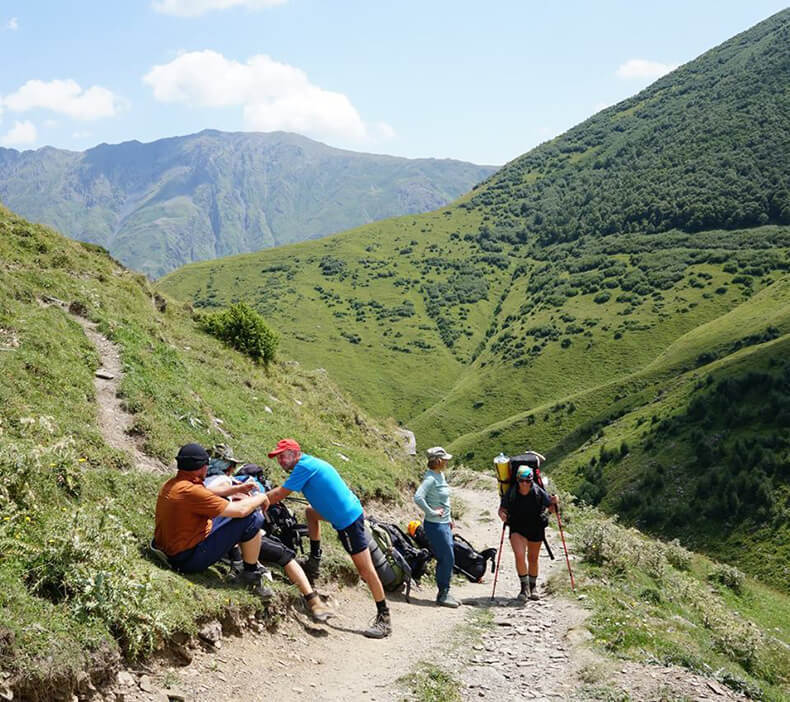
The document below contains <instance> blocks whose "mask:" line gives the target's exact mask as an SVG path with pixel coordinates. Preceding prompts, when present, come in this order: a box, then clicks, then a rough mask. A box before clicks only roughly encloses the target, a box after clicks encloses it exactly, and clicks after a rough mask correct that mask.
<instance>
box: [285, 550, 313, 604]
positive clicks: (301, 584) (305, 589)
mask: <svg viewBox="0 0 790 702" xmlns="http://www.w3.org/2000/svg"><path fill="white" fill-rule="evenodd" d="M283 570H284V571H285V574H286V575H287V576H288V579H289V580H290V581H291V582H292V583H293V584H294V585H296V587H298V588H299V592H301V593H302V594H303V595H309V594H310V593H311V592H312V591H313V588H312V587H311V586H310V582H309V581H308V580H307V576H306V575H305V574H304V571H303V570H302V566H300V565H299V564H298V563H297V562H296V559H295V558H294V559H293V560H291V561H289V562H288V563H286V564H285V565H284V566H283Z"/></svg>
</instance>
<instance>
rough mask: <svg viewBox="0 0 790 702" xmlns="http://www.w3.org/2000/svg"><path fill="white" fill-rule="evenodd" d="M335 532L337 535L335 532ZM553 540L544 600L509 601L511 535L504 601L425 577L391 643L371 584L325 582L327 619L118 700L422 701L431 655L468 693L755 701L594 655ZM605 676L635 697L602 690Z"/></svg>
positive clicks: (200, 660) (471, 492) (401, 607)
mask: <svg viewBox="0 0 790 702" xmlns="http://www.w3.org/2000/svg"><path fill="white" fill-rule="evenodd" d="M451 484H452V479H451ZM475 484H476V485H477V487H475V488H470V487H462V488H454V491H453V501H454V505H456V506H460V505H461V504H462V503H463V505H464V507H463V512H462V513H463V516H462V518H460V519H458V520H457V521H456V524H455V527H456V530H457V531H458V532H459V533H460V534H462V535H464V536H465V537H467V538H468V539H469V540H470V541H471V542H472V543H473V544H474V545H475V546H476V547H477V548H479V549H482V548H485V547H489V546H498V545H499V537H500V534H501V527H500V522H499V520H498V518H497V517H496V508H497V507H498V499H497V495H496V487H495V481H494V480H493V477H492V478H491V480H490V481H488V480H486V479H485V478H482V477H481V478H479V479H478V480H477V481H476V483H475ZM415 511H416V510H415ZM374 516H379V515H375V514H374ZM385 516H386V515H380V518H385ZM325 538H335V537H334V535H333V534H331V530H327V533H326V537H325ZM548 539H549V542H550V544H551V545H552V548H553V550H554V552H555V556H556V560H554V561H551V560H549V558H548V556H547V555H546V553H545V549H542V552H541V561H540V571H541V572H540V578H539V588H540V592H541V599H540V600H539V601H537V602H533V601H530V602H528V603H527V604H526V605H525V606H514V603H513V601H512V600H511V598H512V597H513V596H514V595H515V594H516V593H517V592H518V589H519V588H518V579H517V576H516V573H515V566H514V563H513V557H512V552H511V550H510V547H509V545H508V543H507V540H506V541H505V551H504V553H503V556H502V566H501V570H500V575H499V581H498V583H497V598H496V600H495V601H494V602H491V600H490V595H491V586H492V576H491V574H490V572H489V573H488V574H487V575H486V578H485V582H484V583H483V584H477V583H469V582H466V581H464V582H463V583H461V581H460V580H456V581H454V585H453V593H454V595H455V596H456V597H457V598H460V599H462V600H463V602H464V606H462V607H460V608H458V609H445V608H440V607H437V606H436V605H435V603H434V597H435V586H434V584H433V582H428V579H427V578H426V579H423V586H422V588H421V589H419V590H415V589H414V588H412V596H411V603H410V604H409V603H407V602H406V601H405V600H404V598H403V597H402V596H400V595H393V596H388V599H389V600H390V608H391V610H392V622H393V633H392V636H391V637H390V638H388V639H384V640H381V641H375V640H369V639H366V638H364V637H363V636H362V634H361V630H362V629H364V628H365V627H366V626H367V625H368V623H369V622H370V620H371V619H372V617H373V615H374V613H375V607H374V605H373V601H372V599H371V597H370V594H369V592H368V591H367V588H365V587H364V585H361V584H360V585H357V586H353V587H345V588H337V587H336V586H335V585H334V584H333V583H327V582H325V581H319V583H318V589H319V592H321V593H322V594H324V595H328V596H329V601H330V603H331V604H332V606H333V607H334V608H335V610H336V612H337V616H336V617H335V618H334V619H332V620H330V623H329V624H326V625H316V624H312V623H310V622H309V620H308V619H307V617H306V616H305V615H303V614H301V613H298V612H297V613H294V614H292V615H290V616H289V617H288V618H287V620H286V621H285V622H284V623H282V624H281V625H280V627H279V628H278V630H277V631H276V633H269V632H267V631H265V630H264V631H260V632H258V633H256V632H254V631H251V630H249V629H247V630H245V633H244V634H242V635H237V636H230V637H228V638H224V639H220V640H219V641H218V642H217V644H215V645H205V646H203V647H201V648H199V649H198V650H193V651H191V655H190V656H189V657H190V658H191V662H190V663H189V664H188V665H186V666H183V667H174V666H172V665H171V666H167V665H164V664H158V665H155V666H153V667H151V668H148V669H146V670H145V671H129V672H126V671H124V673H122V674H121V675H119V685H118V687H117V688H116V691H115V692H116V697H115V699H116V700H119V697H120V699H121V700H123V702H137V701H140V700H161V701H162V702H165V701H166V700H168V699H169V700H179V701H198V700H249V701H252V700H271V699H288V700H298V699H303V700H327V701H334V700H370V701H378V702H383V701H391V700H409V699H414V697H413V696H412V694H411V692H410V691H409V688H408V686H407V685H405V684H404V683H403V681H402V680H400V679H401V678H402V677H403V676H404V675H406V674H408V673H409V672H412V671H415V670H418V669H419V667H420V664H422V663H429V664H433V665H436V666H438V667H440V668H442V669H444V670H445V671H446V672H448V673H449V674H451V675H452V676H453V677H454V678H455V679H457V680H458V681H460V694H461V697H462V699H465V700H471V699H481V698H485V699H492V700H494V699H496V700H522V699H535V700H585V699H590V700H591V699H618V700H621V699H622V700H625V699H628V700H681V699H683V700H719V701H724V700H744V699H746V698H744V697H741V696H738V695H736V694H734V693H733V692H732V691H731V690H729V689H727V688H724V687H723V686H720V685H718V684H717V683H715V682H712V681H708V680H706V679H705V678H701V677H699V676H695V675H693V674H691V673H690V672H689V671H687V670H684V669H680V668H671V667H660V666H648V665H640V664H635V663H626V662H622V661H613V660H611V659H603V658H602V657H600V656H599V655H598V654H596V653H594V652H593V651H592V650H591V648H590V647H589V646H588V645H587V642H588V640H589V638H590V634H589V632H588V631H587V629H586V628H585V627H584V621H585V618H586V616H587V612H586V611H585V610H584V609H583V608H582V606H581V605H582V602H580V601H577V600H570V599H565V598H563V597H559V596H557V595H552V594H547V593H546V588H545V585H546V582H547V580H548V579H551V578H555V577H564V578H567V577H568V574H567V569H566V565H565V560H564V557H563V554H562V544H561V541H560V538H559V534H557V533H555V532H553V530H551V531H550V532H549V533H548ZM259 628H261V629H262V627H259ZM591 681H593V682H591ZM595 684H599V685H600V684H605V685H606V686H607V687H606V689H607V690H609V689H611V690H620V691H623V692H627V693H628V696H627V697H623V696H621V697H605V698H603V697H599V696H597V695H594V689H593V688H595Z"/></svg>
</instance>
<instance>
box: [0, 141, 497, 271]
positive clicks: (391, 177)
mask: <svg viewBox="0 0 790 702" xmlns="http://www.w3.org/2000/svg"><path fill="white" fill-rule="evenodd" d="M493 170H494V169H493V168H491V167H488V166H476V165H474V164H470V163H464V162H461V161H452V160H449V159H448V160H437V159H405V158H395V157H393V156H380V155H375V154H364V153H355V152H352V151H343V150H340V149H333V148H331V147H328V146H326V145H324V144H320V143H318V142H315V141H312V140H310V139H307V138H305V137H301V136H299V135H296V134H287V133H283V132H274V133H271V134H254V133H233V134H228V133H223V132H218V131H210V130H207V131H203V132H201V133H199V134H192V135H189V136H185V137H173V138H170V139H160V140H159V141H155V142H153V143H150V144H141V143H140V142H137V141H131V142H126V143H123V144H115V145H109V144H101V145H100V146H97V147H95V148H92V149H89V150H87V151H84V152H81V153H77V152H70V151H62V150H58V149H53V148H51V147H46V148H43V149H38V150H37V151H24V152H18V151H15V150H13V149H2V148H0V201H2V202H4V203H5V204H6V205H8V206H9V207H11V208H12V209H14V210H15V211H17V212H19V213H21V214H22V215H23V216H26V217H28V218H30V219H33V220H36V221H40V222H43V223H45V224H49V225H51V226H55V227H57V228H58V229H59V230H61V231H62V232H64V233H66V234H68V235H70V236H72V237H73V238H75V239H79V240H81V241H88V242H92V243H96V244H100V245H102V246H105V247H106V248H107V249H108V250H109V251H110V253H111V254H112V255H113V256H115V257H116V258H117V259H119V260H120V261H122V262H123V263H125V264H126V265H128V266H131V267H132V268H134V269H136V270H140V271H143V272H144V273H147V274H148V275H151V276H154V277H156V276H160V275H162V274H163V273H166V272H167V271H170V270H172V269H173V268H176V267H177V266H180V265H183V264H184V263H189V262H190V261H200V260H205V259H211V258H216V257H217V256H228V255H231V254H235V253H243V252H248V251H257V250H259V249H262V248H265V247H268V246H276V245H278V244H284V243H289V242H293V241H301V240H303V239H309V238H315V237H318V236H323V235H325V234H330V233H332V232H336V231H340V230H343V229H348V228H349V227H353V226H356V225H358V224H364V223H366V222H371V221H374V220H378V219H384V218H386V217H393V216H396V215H399V214H405V213H409V212H425V211H426V210H430V209H433V208H435V207H439V206H441V205H443V204H444V203H446V202H449V201H450V200H452V199H454V198H456V197H458V195H460V194H461V193H463V192H466V191H467V190H469V188H471V187H472V186H473V185H474V184H476V183H478V182H480V181H481V180H482V179H483V178H485V177H486V176H488V175H490V174H491V173H492V172H493Z"/></svg>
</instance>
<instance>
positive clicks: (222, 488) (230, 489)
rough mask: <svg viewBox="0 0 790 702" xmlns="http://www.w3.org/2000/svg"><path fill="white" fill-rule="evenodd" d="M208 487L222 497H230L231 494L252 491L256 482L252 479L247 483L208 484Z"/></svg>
mask: <svg viewBox="0 0 790 702" xmlns="http://www.w3.org/2000/svg"><path fill="white" fill-rule="evenodd" d="M206 488H207V489H209V490H211V492H213V493H214V494H215V495H219V496H220V497H230V496H231V495H238V494H239V493H243V492H244V493H248V492H252V491H253V489H254V488H255V484H254V483H253V482H252V481H248V482H245V483H231V484H230V485H213V484H212V485H206Z"/></svg>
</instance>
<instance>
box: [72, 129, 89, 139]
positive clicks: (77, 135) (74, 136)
mask: <svg viewBox="0 0 790 702" xmlns="http://www.w3.org/2000/svg"><path fill="white" fill-rule="evenodd" d="M90 136H93V133H92V132H88V131H85V130H83V131H79V132H72V134H71V138H72V139H87V138H88V137H90Z"/></svg>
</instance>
